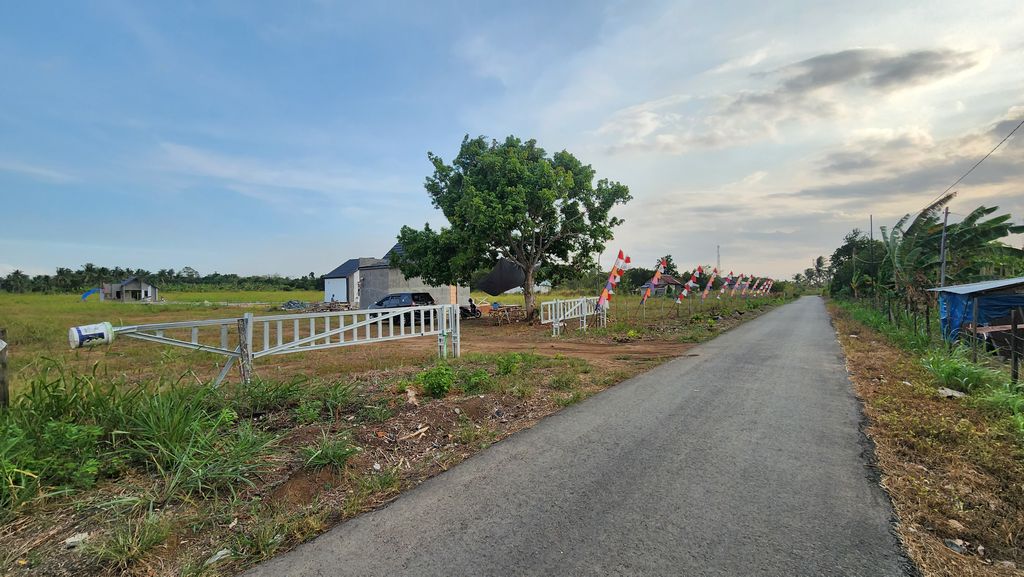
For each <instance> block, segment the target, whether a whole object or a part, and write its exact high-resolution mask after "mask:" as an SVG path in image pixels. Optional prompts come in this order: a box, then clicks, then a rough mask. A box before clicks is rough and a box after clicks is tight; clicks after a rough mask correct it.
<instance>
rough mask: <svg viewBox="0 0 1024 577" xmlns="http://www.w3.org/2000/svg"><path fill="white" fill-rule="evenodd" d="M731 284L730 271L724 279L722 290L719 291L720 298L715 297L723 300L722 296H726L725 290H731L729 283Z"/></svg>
mask: <svg viewBox="0 0 1024 577" xmlns="http://www.w3.org/2000/svg"><path fill="white" fill-rule="evenodd" d="M731 282H732V271H729V274H728V275H727V276H726V277H725V278H724V279H722V290H720V291H718V296H717V297H715V298H717V299H718V300H722V295H724V294H725V289H727V288H729V283H731Z"/></svg>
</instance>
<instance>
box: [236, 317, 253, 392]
mask: <svg viewBox="0 0 1024 577" xmlns="http://www.w3.org/2000/svg"><path fill="white" fill-rule="evenodd" d="M238 370H239V372H240V373H241V374H242V384H245V385H248V384H249V383H250V382H252V313H245V315H243V316H242V318H240V319H238Z"/></svg>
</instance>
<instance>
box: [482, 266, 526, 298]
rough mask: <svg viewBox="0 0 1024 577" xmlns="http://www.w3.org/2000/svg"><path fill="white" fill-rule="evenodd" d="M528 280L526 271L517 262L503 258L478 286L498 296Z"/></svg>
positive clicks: (493, 295)
mask: <svg viewBox="0 0 1024 577" xmlns="http://www.w3.org/2000/svg"><path fill="white" fill-rule="evenodd" d="M525 281H526V273H525V272H524V271H523V269H522V267H520V266H519V265H517V264H516V263H514V262H512V261H510V260H508V259H507V258H503V259H501V260H499V261H498V263H497V264H496V265H494V268H493V269H491V273H490V274H488V275H487V276H485V277H484V279H483V280H482V281H480V284H479V285H477V288H478V289H480V290H482V291H484V292H485V293H487V294H489V295H491V296H492V297H496V296H498V295H500V294H501V293H503V292H505V291H507V290H509V289H514V288H516V287H520V286H523V283H524V282H525Z"/></svg>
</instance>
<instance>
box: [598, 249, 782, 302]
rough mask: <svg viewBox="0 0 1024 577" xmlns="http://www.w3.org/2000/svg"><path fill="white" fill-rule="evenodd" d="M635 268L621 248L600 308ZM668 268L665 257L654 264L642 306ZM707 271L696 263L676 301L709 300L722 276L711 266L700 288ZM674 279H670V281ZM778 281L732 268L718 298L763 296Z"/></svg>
mask: <svg viewBox="0 0 1024 577" xmlns="http://www.w3.org/2000/svg"><path fill="white" fill-rule="evenodd" d="M630 268H632V262H631V260H630V257H629V256H628V255H627V254H625V253H624V252H623V251H621V250H620V251H619V254H618V257H617V258H616V259H615V263H614V264H613V265H612V269H611V272H609V273H608V280H607V281H606V282H605V286H604V288H603V289H601V294H600V296H599V297H598V299H597V309H598V310H601V309H603V308H606V307H607V306H608V305H609V303H610V302H611V300H612V296H613V295H614V294H615V291H616V289H617V288H618V285H619V283H620V282H621V281H622V275H623V273H624V272H625V271H627V270H629V269H630ZM667 268H668V263H667V262H666V259H659V260H658V263H657V265H656V266H655V270H654V275H653V276H652V277H651V280H650V281H648V282H647V283H646V284H645V285H644V286H643V289H644V291H643V295H642V296H641V298H640V304H641V305H643V304H645V303H646V302H647V299H649V298H650V297H651V294H652V293H653V291H654V290H655V289H656V288H657V286H658V284H660V281H661V278H662V276H663V275H664V274H665V269H667ZM704 274H705V270H704V267H703V266H699V265H698V266H697V267H696V268H695V269H694V270H693V271H692V272H691V274H690V278H689V279H688V280H687V281H686V282H685V283H684V284H683V285H682V288H681V289H680V290H679V292H678V293H677V295H676V299H675V302H676V304H680V303H682V302H683V300H684V299H686V298H688V297H690V296H691V295H695V294H697V293H700V297H701V302H703V301H704V300H706V299H707V297H708V295H709V294H710V293H711V290H712V289H713V288H714V283H715V279H717V278H719V277H720V273H719V271H718V268H717V267H715V268H712V269H711V272H710V273H708V280H707V283H706V284H705V285H704V290H703V291H701V290H700V283H699V279H700V277H702V276H704ZM670 282H671V281H670ZM774 284H775V281H774V280H772V279H770V278H768V277H756V276H754V275H751V274H746V273H740V274H739V275H737V274H736V273H734V272H733V271H729V273H728V274H726V275H725V276H721V285H720V287H719V290H718V294H717V295H715V299H716V300H722V297H723V296H725V295H726V294H727V292H728V296H730V297H734V296H736V293H737V291H739V296H743V297H745V296H747V295H748V294H750V295H751V296H760V295H765V294H768V293H770V292H771V289H772V286H773V285H774Z"/></svg>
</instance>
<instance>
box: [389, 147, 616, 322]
mask: <svg viewBox="0 0 1024 577" xmlns="http://www.w3.org/2000/svg"><path fill="white" fill-rule="evenodd" d="M427 156H428V158H429V159H430V162H431V163H432V164H433V166H434V173H433V175H432V176H429V177H428V178H427V179H426V185H425V187H426V190H427V194H429V196H430V200H431V203H432V204H433V205H434V207H436V208H438V209H440V210H441V212H442V213H443V214H444V216H445V218H447V219H448V223H449V225H450V226H448V227H443V228H441V229H440V230H437V231H435V230H434V229H432V228H431V227H430V225H429V224H427V225H424V227H423V229H422V230H417V229H414V228H412V227H409V226H403V227H402V230H401V232H400V233H399V235H398V242H399V243H400V244H401V245H402V247H403V248H404V249H405V250H404V254H402V255H398V257H397V258H396V259H395V260H396V261H397V264H398V266H399V268H400V269H401V270H402V273H403V274H405V276H406V277H407V278H408V277H414V276H420V277H423V279H424V280H426V281H427V282H428V283H431V284H438V285H442V284H463V283H467V282H469V280H470V278H471V277H472V275H473V272H474V271H476V270H477V269H480V268H487V267H490V266H492V265H493V264H494V263H495V262H496V261H497V260H498V259H499V258H506V259H509V260H511V261H512V262H514V263H516V264H518V265H519V266H520V267H522V269H523V271H524V272H525V273H526V281H525V282H524V284H523V287H522V288H523V293H524V296H525V297H526V306H527V312H528V314H530V315H532V314H533V311H534V308H535V298H534V291H533V285H534V283H536V282H538V281H539V280H543V279H545V278H558V277H565V276H570V275H578V274H581V273H584V272H586V271H588V270H591V269H593V268H594V266H595V265H596V263H595V260H594V256H595V255H597V254H600V253H601V251H603V250H604V248H605V243H606V242H607V241H609V240H610V239H611V238H612V229H613V228H614V227H615V226H617V225H619V224H621V223H622V219H620V218H617V217H614V216H612V215H611V210H612V208H613V207H614V206H615V205H617V204H624V203H626V202H628V201H629V200H630V199H631V198H632V197H631V196H630V194H629V188H627V187H626V186H625V185H623V184H620V183H618V182H612V181H609V180H607V179H601V180H597V181H596V182H595V171H594V169H593V168H592V167H591V166H590V165H587V164H583V163H582V162H581V161H580V160H579V159H577V158H576V157H575V156H573V155H572V154H570V153H569V152H566V151H564V150H563V151H561V152H556V153H555V154H553V155H550V156H549V155H548V154H547V153H546V152H545V151H544V149H543V148H540V147H539V146H537V142H536V141H534V140H527V141H521V140H520V139H518V138H516V137H515V136H509V137H508V138H506V139H505V140H504V141H503V142H498V141H496V140H491V141H488V139H487V138H485V137H483V136H480V137H477V138H472V139H471V138H469V136H466V137H465V138H464V139H463V141H462V146H461V148H460V150H459V153H458V155H457V156H456V157H455V159H454V160H453V161H452V163H451V164H446V163H445V162H444V160H443V159H442V158H441V157H440V156H437V155H435V154H433V153H428V155H427Z"/></svg>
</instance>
